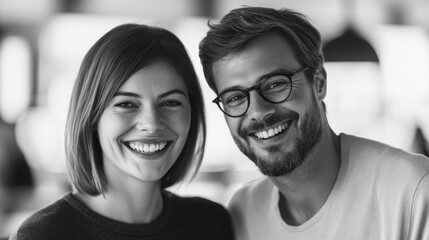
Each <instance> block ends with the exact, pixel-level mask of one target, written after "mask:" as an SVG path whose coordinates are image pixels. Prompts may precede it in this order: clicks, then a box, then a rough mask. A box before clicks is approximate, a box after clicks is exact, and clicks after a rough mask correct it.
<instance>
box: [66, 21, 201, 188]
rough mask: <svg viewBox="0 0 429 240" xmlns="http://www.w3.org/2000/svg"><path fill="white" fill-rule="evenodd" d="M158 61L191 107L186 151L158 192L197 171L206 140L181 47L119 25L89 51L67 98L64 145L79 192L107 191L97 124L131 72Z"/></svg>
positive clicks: (170, 37)
mask: <svg viewBox="0 0 429 240" xmlns="http://www.w3.org/2000/svg"><path fill="white" fill-rule="evenodd" d="M160 59H163V60H166V61H167V62H168V63H170V64H171V65H172V66H173V67H174V68H175V69H176V70H177V72H178V73H179V74H180V76H181V78H182V79H183V81H184V82H185V85H186V87H187V91H188V95H189V102H190V104H191V124H190V126H191V128H190V130H189V134H188V137H187V140H186V143H185V146H184V148H183V150H182V152H181V153H180V156H179V157H178V159H177V160H176V162H175V163H174V165H173V166H172V167H171V168H170V169H169V171H168V172H167V173H166V174H165V175H164V176H163V177H162V179H161V188H167V187H170V186H172V185H174V184H175V183H178V182H180V181H182V180H183V179H184V178H185V177H186V176H187V174H188V173H189V172H192V176H194V175H195V173H196V172H197V171H198V168H199V166H200V164H201V160H202V157H203V155H204V146H205V139H206V123H205V115H204V102H203V96H202V93H201V87H200V84H199V82H198V77H197V74H196V72H195V69H194V67H193V65H192V62H191V59H190V57H189V55H188V53H187V51H186V49H185V46H184V45H183V44H182V42H181V41H180V40H179V39H178V38H177V37H176V36H175V35H174V34H173V33H171V32H170V31H168V30H166V29H163V28H159V27H152V26H147V25H140V24H124V25H120V26H117V27H115V28H113V29H112V30H110V31H109V32H107V33H106V34H105V35H104V36H102V37H101V38H100V39H99V40H98V41H97V42H96V43H95V44H94V45H93V46H92V47H91V49H90V50H89V51H88V53H87V54H86V56H85V58H84V59H83V62H82V65H81V67H80V70H79V73H78V76H77V79H76V82H75V85H74V88H73V92H72V95H71V100H70V106H69V112H68V118H67V124H66V132H65V144H66V157H67V167H68V172H69V177H70V180H71V182H72V185H73V188H74V189H75V190H77V191H78V192H81V193H86V194H89V195H99V194H104V193H105V192H106V191H108V182H107V179H106V175H105V173H104V170H103V157H102V156H103V154H102V149H101V146H100V143H99V139H98V134H97V123H98V122H99V120H100V117H101V114H102V113H103V111H104V109H105V108H106V106H107V104H108V103H109V102H110V101H111V99H112V98H113V96H114V94H115V93H116V91H118V89H119V88H120V87H121V85H122V84H123V83H124V82H125V81H127V80H128V79H129V78H130V77H131V76H132V75H133V74H134V73H135V72H137V71H139V70H140V69H142V68H144V67H146V66H148V65H149V64H151V63H152V62H154V61H156V60H160ZM191 169H192V171H191Z"/></svg>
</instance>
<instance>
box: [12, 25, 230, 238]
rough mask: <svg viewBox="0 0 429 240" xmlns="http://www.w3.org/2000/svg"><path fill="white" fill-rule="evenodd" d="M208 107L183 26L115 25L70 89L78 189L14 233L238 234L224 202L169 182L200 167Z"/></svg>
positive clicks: (71, 159) (69, 147)
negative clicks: (180, 31)
mask: <svg viewBox="0 0 429 240" xmlns="http://www.w3.org/2000/svg"><path fill="white" fill-rule="evenodd" d="M203 106H204V105H203V99H202V94H201V90H200V85H199V83H198V79H197V76H196V73H195V70H194V68H193V66H192V63H191V60H190V58H189V56H188V54H187V52H186V49H185V48H184V46H183V44H182V43H181V41H180V40H179V39H178V38H177V37H176V36H175V35H174V34H172V33H171V32H169V31H167V30H165V29H161V28H156V27H149V26H146V25H136V24H125V25H120V26H118V27H116V28H114V29H112V30H111V31H109V32H108V33H106V34H105V35H104V36H103V37H101V38H100V39H99V40H98V41H97V42H96V43H95V45H94V46H93V47H92V48H91V49H90V50H89V52H88V53H87V55H86V56H85V58H84V60H83V63H82V65H81V68H80V71H79V74H78V76H77V80H76V82H75V87H74V89H73V93H72V97H71V102H70V108H69V114H68V120H67V126H66V153H67V164H68V170H69V176H70V180H71V183H72V185H73V189H74V191H73V193H70V194H68V195H66V196H65V197H63V198H62V199H60V200H58V201H57V202H55V203H53V204H52V205H50V206H48V207H46V208H44V209H42V210H40V211H38V212H36V213H35V214H33V215H32V216H31V217H30V218H29V219H27V220H26V221H25V222H24V223H23V224H22V225H21V226H20V228H19V229H18V230H17V231H16V232H15V234H14V235H13V236H12V237H11V239H136V238H138V239H146V238H147V237H149V236H150V238H151V239H152V238H153V239H232V230H231V226H230V219H229V216H228V213H227V212H226V210H225V209H224V208H223V207H222V206H221V205H220V204H218V203H214V202H211V201H209V200H206V199H203V198H199V197H187V198H185V197H180V196H177V195H175V194H173V193H171V192H168V191H167V190H165V188H167V187H170V186H172V185H174V184H176V183H178V182H180V181H182V180H183V179H184V178H185V177H186V176H187V175H188V174H195V172H196V171H197V170H198V167H199V165H200V163H201V159H202V156H203V152H204V144H205V131H206V125H205V117H204V107H203ZM70 223H73V224H70Z"/></svg>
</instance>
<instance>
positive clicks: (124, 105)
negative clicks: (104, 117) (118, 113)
mask: <svg viewBox="0 0 429 240" xmlns="http://www.w3.org/2000/svg"><path fill="white" fill-rule="evenodd" d="M115 107H119V108H125V109H128V108H136V107H137V105H136V104H134V103H132V102H121V103H117V104H115Z"/></svg>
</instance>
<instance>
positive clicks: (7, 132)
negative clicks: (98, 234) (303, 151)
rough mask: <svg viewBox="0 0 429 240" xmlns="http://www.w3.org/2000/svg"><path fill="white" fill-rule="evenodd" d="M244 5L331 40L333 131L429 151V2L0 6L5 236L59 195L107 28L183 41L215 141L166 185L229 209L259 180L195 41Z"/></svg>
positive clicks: (96, 0)
mask: <svg viewBox="0 0 429 240" xmlns="http://www.w3.org/2000/svg"><path fill="white" fill-rule="evenodd" d="M243 5H248V6H265V7H274V8H282V7H287V8H292V9H295V10H298V11H300V12H302V13H304V14H306V15H307V16H308V17H309V19H310V21H311V22H312V23H313V24H314V25H315V26H316V27H317V28H318V29H319V30H320V32H321V34H322V37H323V39H324V42H325V46H326V49H325V53H326V65H325V66H326V70H327V72H328V94H327V97H326V101H325V102H326V106H327V114H328V118H329V120H330V123H331V127H332V128H333V130H334V131H335V132H337V133H340V132H345V133H349V134H353V135H359V136H363V137H367V138H371V139H375V140H378V141H382V142H385V143H387V144H390V145H393V146H396V147H399V148H403V149H406V150H408V151H412V152H416V153H420V154H425V155H428V154H429V153H428V151H429V145H428V138H429V111H428V109H429V67H428V66H429V16H428V15H427V12H429V2H428V1H426V0H264V1H256V0H169V1H167V0H13V1H8V0H0V124H1V125H0V238H2V237H7V236H8V235H9V234H10V233H11V232H12V231H13V230H14V229H15V228H16V227H17V226H18V225H19V223H20V222H21V221H22V220H23V219H24V218H26V217H28V216H29V214H31V212H33V211H35V210H37V209H39V208H41V207H44V206H46V205H48V204H50V203H52V202H53V201H55V200H57V199H59V198H60V197H62V196H63V195H65V194H66V193H67V192H69V191H71V188H70V186H69V184H68V182H67V174H66V169H65V154H64V137H63V135H64V126H65V119H66V113H67V109H68V101H69V97H70V93H71V89H72V87H73V84H74V79H75V77H76V75H77V71H78V68H79V66H80V63H81V61H82V59H83V57H84V55H85V53H86V52H87V50H88V49H89V47H90V46H91V45H92V44H93V43H94V42H95V41H96V40H97V39H98V38H100V37H101V36H102V35H103V34H104V33H105V32H107V31H108V30H110V29H111V28H112V27H114V26H116V25H119V24H122V23H127V22H134V23H146V24H151V25H157V26H161V27H165V28H167V29H169V30H171V31H172V32H174V33H175V34H177V35H178V36H179V37H180V38H181V40H182V41H183V42H184V43H185V45H186V47H187V49H188V52H189V53H190V55H191V57H192V60H193V62H194V64H195V67H196V69H197V72H198V74H199V77H200V80H201V84H202V87H203V91H204V97H205V105H206V110H207V117H208V119H207V123H208V139H207V148H206V153H205V158H204V162H203V164H202V166H201V168H200V172H199V173H198V175H197V176H196V177H195V179H194V180H193V181H192V182H190V183H184V184H181V185H180V186H175V187H173V188H172V189H171V190H172V191H174V192H177V193H178V194H183V195H198V196H203V197H206V198H209V199H212V200H214V201H218V202H220V203H222V204H227V202H228V201H229V199H230V197H231V195H232V194H233V192H234V191H235V190H236V189H237V188H239V187H240V186H241V185H242V184H244V183H245V182H248V181H251V180H253V179H256V178H258V177H259V176H260V173H259V172H258V171H257V169H256V168H255V167H254V165H253V164H252V163H251V162H250V161H249V160H247V159H246V157H245V156H244V155H243V154H241V153H240V152H239V150H238V149H237V148H236V146H235V144H234V142H233V140H232V138H231V136H230V134H229V130H228V128H227V125H226V123H225V121H224V120H223V118H224V117H223V115H222V114H221V112H220V111H219V110H218V109H217V107H216V106H215V105H214V104H212V103H211V99H213V98H214V97H215V95H214V93H213V92H211V90H210V89H209V88H208V86H207V85H206V83H205V81H204V76H203V73H202V68H201V66H200V63H199V58H198V44H199V41H200V40H201V39H202V38H203V36H204V35H205V33H206V31H207V29H208V27H207V21H208V20H209V19H213V20H217V19H219V18H220V17H221V16H223V15H224V14H226V13H227V12H229V11H230V10H231V9H233V8H235V7H239V6H243Z"/></svg>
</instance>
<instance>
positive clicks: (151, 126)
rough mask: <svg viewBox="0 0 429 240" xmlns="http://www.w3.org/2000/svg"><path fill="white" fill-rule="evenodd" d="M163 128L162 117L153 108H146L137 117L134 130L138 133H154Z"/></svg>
mask: <svg viewBox="0 0 429 240" xmlns="http://www.w3.org/2000/svg"><path fill="white" fill-rule="evenodd" d="M164 127H165V125H164V124H163V121H162V117H161V116H160V113H159V112H158V111H157V109H156V108H155V107H152V106H150V107H149V106H147V107H145V108H144V109H142V110H141V111H140V113H139V114H138V115H137V119H136V128H137V129H138V130H140V131H147V132H148V133H155V132H157V131H159V130H161V129H164Z"/></svg>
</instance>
